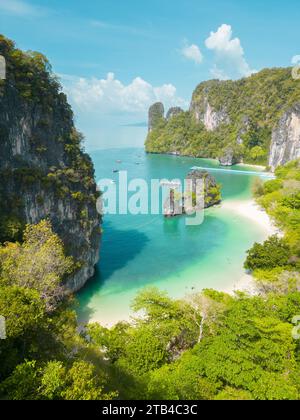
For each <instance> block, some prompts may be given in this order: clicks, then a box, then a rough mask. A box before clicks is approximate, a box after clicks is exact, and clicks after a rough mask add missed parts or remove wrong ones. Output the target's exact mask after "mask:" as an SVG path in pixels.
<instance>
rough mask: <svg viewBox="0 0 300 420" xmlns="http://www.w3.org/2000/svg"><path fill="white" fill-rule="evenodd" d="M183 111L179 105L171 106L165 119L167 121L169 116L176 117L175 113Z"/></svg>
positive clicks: (178, 113)
mask: <svg viewBox="0 0 300 420" xmlns="http://www.w3.org/2000/svg"><path fill="white" fill-rule="evenodd" d="M183 112H184V111H183V109H181V108H180V107H178V106H176V107H173V108H170V109H169V111H168V112H167V116H166V119H167V120H168V121H169V120H170V119H171V118H173V117H176V116H177V115H180V114H182V113H183Z"/></svg>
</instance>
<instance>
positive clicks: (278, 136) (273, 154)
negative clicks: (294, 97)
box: [269, 104, 300, 171]
mask: <svg viewBox="0 0 300 420" xmlns="http://www.w3.org/2000/svg"><path fill="white" fill-rule="evenodd" d="M299 157H300V104H296V105H294V106H293V107H292V108H291V109H290V110H288V111H287V112H286V113H285V114H284V115H283V117H282V118H281V119H280V121H279V123H278V125H277V126H276V127H275V128H274V130H273V133H272V142H271V149H270V159H269V166H270V167H271V169H272V170H273V171H274V170H275V169H276V168H277V166H279V165H284V164H285V163H287V162H289V161H291V160H294V159H298V158H299Z"/></svg>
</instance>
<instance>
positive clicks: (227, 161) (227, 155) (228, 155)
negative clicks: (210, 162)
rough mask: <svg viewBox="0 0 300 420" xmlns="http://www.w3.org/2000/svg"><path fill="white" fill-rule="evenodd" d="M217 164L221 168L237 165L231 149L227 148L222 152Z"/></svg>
mask: <svg viewBox="0 0 300 420" xmlns="http://www.w3.org/2000/svg"><path fill="white" fill-rule="evenodd" d="M219 162H220V164H221V165H222V166H232V165H236V164H237V163H238V159H237V157H236V156H235V154H234V150H233V148H232V147H227V148H226V149H225V150H224V154H223V155H222V156H220V157H219Z"/></svg>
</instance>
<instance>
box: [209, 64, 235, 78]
mask: <svg viewBox="0 0 300 420" xmlns="http://www.w3.org/2000/svg"><path fill="white" fill-rule="evenodd" d="M210 73H211V75H212V76H213V78H214V79H218V80H229V79H230V77H229V76H228V74H226V72H225V71H224V70H222V69H219V68H218V67H217V66H216V65H214V66H213V68H212V69H211V70H210Z"/></svg>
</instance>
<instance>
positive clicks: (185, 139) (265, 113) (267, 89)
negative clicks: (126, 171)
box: [146, 68, 300, 164]
mask: <svg viewBox="0 0 300 420" xmlns="http://www.w3.org/2000/svg"><path fill="white" fill-rule="evenodd" d="M299 101H300V82H299V81H295V80H293V79H292V77H291V69H290V68H287V69H266V70H263V71H261V72H259V73H257V74H254V75H252V76H251V77H248V78H245V79H241V80H238V81H222V82H221V81H217V80H212V81H209V82H204V83H201V84H200V85H199V86H198V87H197V88H196V90H195V92H194V94H193V98H192V106H191V110H190V111H188V112H186V113H182V114H179V115H176V116H174V117H173V118H171V119H170V120H160V121H158V123H157V125H156V127H155V129H154V130H153V131H151V132H150V133H149V135H148V138H147V141H146V150H147V151H148V152H153V153H170V152H173V153H174V152H176V153H180V154H181V155H189V156H195V157H204V158H219V157H220V156H222V155H223V153H224V150H225V149H226V148H227V147H230V148H231V149H232V150H233V151H234V155H235V158H236V159H237V160H240V159H244V161H245V162H247V163H256V164H266V163H267V156H268V151H269V146H270V141H271V133H272V129H273V128H274V127H275V126H276V124H277V123H278V121H279V119H280V117H281V116H282V115H283V113H284V112H285V111H287V110H288V109H289V108H290V107H291V106H292V105H294V104H295V103H297V102H299ZM207 102H208V103H209V104H210V106H211V107H212V109H213V110H214V111H217V112H220V111H222V112H225V113H226V115H227V117H228V119H229V124H227V123H223V124H221V125H220V126H219V127H218V128H217V129H216V130H214V131H207V130H206V129H205V126H204V124H203V123H201V122H199V123H198V122H197V121H196V119H195V116H194V115H195V110H197V114H203V113H204V111H205V106H206V104H207Z"/></svg>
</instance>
